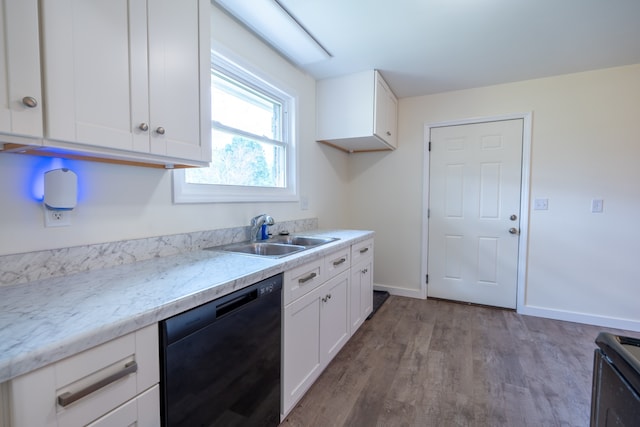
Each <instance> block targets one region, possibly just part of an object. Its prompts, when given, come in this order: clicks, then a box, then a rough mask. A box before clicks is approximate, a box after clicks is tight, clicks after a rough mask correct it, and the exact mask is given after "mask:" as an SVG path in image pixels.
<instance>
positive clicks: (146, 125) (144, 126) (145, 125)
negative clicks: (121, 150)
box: [138, 122, 149, 132]
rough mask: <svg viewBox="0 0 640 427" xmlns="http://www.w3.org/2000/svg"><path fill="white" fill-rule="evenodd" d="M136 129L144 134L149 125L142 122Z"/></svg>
mask: <svg viewBox="0 0 640 427" xmlns="http://www.w3.org/2000/svg"><path fill="white" fill-rule="evenodd" d="M138 129H140V130H141V131H143V132H146V131H148V130H149V125H148V124H146V123H144V122H143V123H140V126H138Z"/></svg>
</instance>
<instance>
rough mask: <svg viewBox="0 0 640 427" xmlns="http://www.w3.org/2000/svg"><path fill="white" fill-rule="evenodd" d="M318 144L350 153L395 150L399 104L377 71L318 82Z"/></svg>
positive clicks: (396, 145)
mask: <svg viewBox="0 0 640 427" xmlns="http://www.w3.org/2000/svg"><path fill="white" fill-rule="evenodd" d="M316 109H317V132H316V139H317V140H318V141H319V142H322V143H325V144H328V145H331V146H333V147H336V148H339V149H341V150H343V151H346V152H349V153H357V152H366V151H386V150H395V149H396V148H397V147H398V135H397V126H398V124H397V114H398V100H397V98H396V97H395V95H394V94H393V92H392V91H391V89H390V88H389V85H387V83H386V82H385V81H384V79H383V78H382V76H381V75H380V73H379V72H378V71H375V70H371V71H364V72H361V73H356V74H350V75H347V76H342V77H336V78H331V79H326V80H319V81H318V82H317V85H316Z"/></svg>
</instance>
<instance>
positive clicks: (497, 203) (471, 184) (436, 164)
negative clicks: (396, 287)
mask: <svg viewBox="0 0 640 427" xmlns="http://www.w3.org/2000/svg"><path fill="white" fill-rule="evenodd" d="M522 131H523V120H522V119H514V120H503V121H495V122H486V123H475V124H468V125H459V126H447V127H439V128H432V129H431V154H430V179H429V186H430V191H429V194H430V197H429V210H430V217H429V259H428V269H429V284H428V288H427V295H428V296H430V297H437V298H445V299H451V300H458V301H465V302H472V303H478V304H486V305H493V306H499V307H506V308H515V307H516V290H517V262H518V235H517V234H511V233H510V232H509V229H510V228H511V227H515V228H516V229H517V228H518V223H517V221H516V222H513V221H512V220H510V216H511V215H516V216H517V218H520V188H521V186H520V181H521V175H522Z"/></svg>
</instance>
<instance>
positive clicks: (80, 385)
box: [11, 324, 159, 427]
mask: <svg viewBox="0 0 640 427" xmlns="http://www.w3.org/2000/svg"><path fill="white" fill-rule="evenodd" d="M158 381H159V363H158V328H157V325H156V324H154V325H151V326H148V327H146V328H143V329H141V330H139V331H136V332H133V333H131V334H128V335H125V336H122V337H120V338H116V339H114V340H112V341H109V342H107V343H105V344H101V345H99V346H97V347H94V348H91V349H89V350H86V351H84V352H82V353H79V354H77V355H75V356H71V357H69V358H67V359H64V360H61V361H60V362H57V363H54V364H52V365H49V366H45V367H44V368H41V369H38V370H36V371H33V372H30V373H28V374H25V375H23V376H20V377H18V378H16V379H14V380H12V381H11V395H12V396H11V397H12V415H13V426H14V427H21V426H25V427H26V426H35V425H38V426H57V427H64V426H84V425H87V424H88V423H90V422H92V421H94V420H97V419H98V418H100V417H101V416H103V415H105V414H107V413H108V412H110V411H112V410H114V409H115V408H117V407H118V406H120V405H122V404H123V403H125V402H127V401H128V400H130V399H132V398H134V397H135V396H136V395H138V394H140V393H142V392H143V391H145V390H147V389H149V388H151V387H152V386H153V385H155V384H157V383H158Z"/></svg>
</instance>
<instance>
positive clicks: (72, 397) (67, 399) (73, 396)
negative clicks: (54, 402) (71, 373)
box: [58, 360, 138, 407]
mask: <svg viewBox="0 0 640 427" xmlns="http://www.w3.org/2000/svg"><path fill="white" fill-rule="evenodd" d="M137 370H138V364H137V363H136V361H135V360H134V361H133V362H129V363H127V364H126V365H124V368H123V369H121V370H119V371H118V372H116V373H113V374H111V375H109V376H108V377H105V378H103V379H101V380H100V381H98V382H95V383H93V384H91V385H89V386H87V387H85V388H83V389H82V390H79V391H76V392H75V393H71V392H69V391H68V392H66V393H62V394H61V395H60V396H58V404H59V405H60V406H62V407H65V406H69V405H71V404H72V403H73V402H75V401H77V400H80V399H82V398H83V397H85V396H88V395H89V394H91V393H93V392H94V391H98V390H100V389H101V388H103V387H106V386H108V385H109V384H111V383H114V382H116V381H118V380H119V379H121V378H124V377H126V376H127V375H129V374H133V373H134V372H136V371H137Z"/></svg>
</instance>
